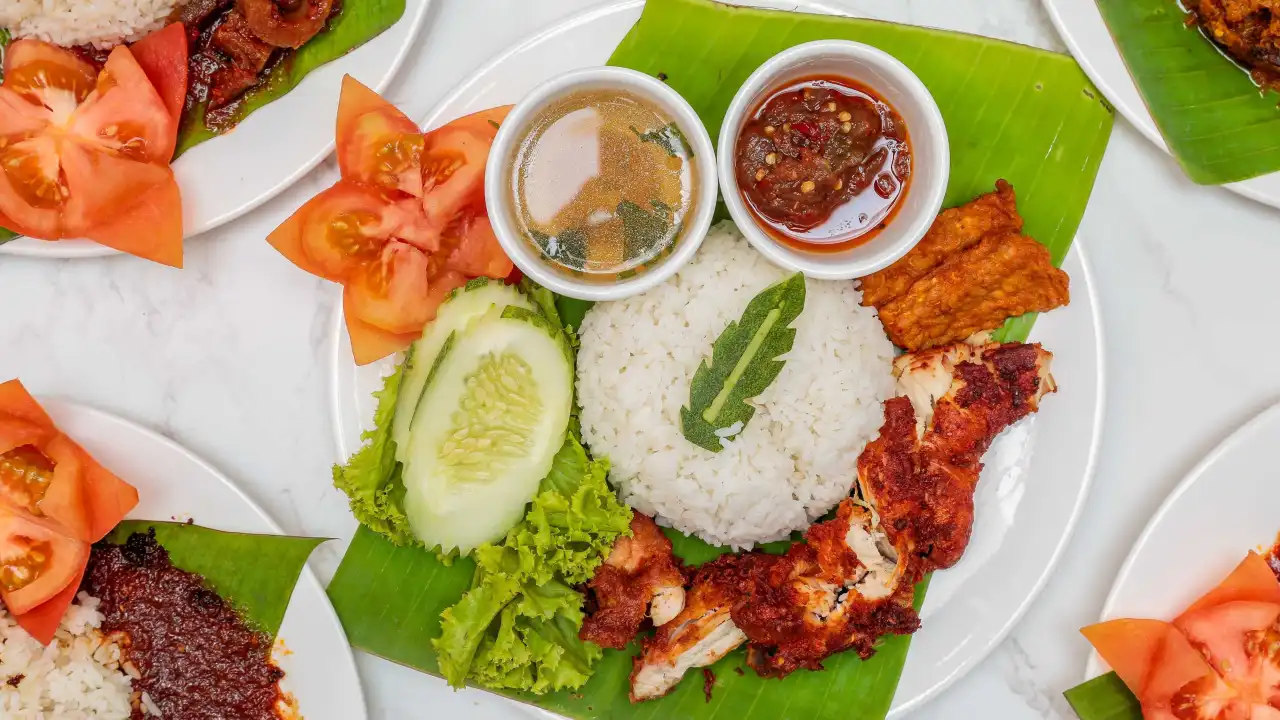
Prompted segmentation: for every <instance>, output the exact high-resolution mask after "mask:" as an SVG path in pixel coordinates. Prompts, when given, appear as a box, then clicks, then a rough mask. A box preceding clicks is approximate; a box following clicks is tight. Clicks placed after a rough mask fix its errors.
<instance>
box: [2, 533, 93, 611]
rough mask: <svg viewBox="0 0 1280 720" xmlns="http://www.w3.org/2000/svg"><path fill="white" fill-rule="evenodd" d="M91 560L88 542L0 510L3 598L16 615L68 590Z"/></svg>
mask: <svg viewBox="0 0 1280 720" xmlns="http://www.w3.org/2000/svg"><path fill="white" fill-rule="evenodd" d="M88 562H89V545H88V543H84V542H81V541H79V540H76V539H74V538H69V537H66V536H65V535H61V534H59V533H57V532H54V531H53V530H50V529H49V528H46V527H44V526H42V525H38V524H36V523H34V522H32V521H31V520H29V519H27V518H24V517H22V516H21V515H20V514H18V513H15V512H13V511H11V510H7V509H0V598H3V599H4V604H5V606H6V607H8V608H9V612H11V613H13V614H14V615H21V614H23V613H25V612H29V611H31V610H32V609H34V608H36V607H37V606H39V605H41V604H42V603H44V602H46V601H48V600H50V599H52V598H53V597H55V596H56V595H57V594H58V593H60V592H61V591H62V590H64V589H66V588H67V587H68V586H69V585H70V584H71V583H72V582H73V581H74V580H75V579H76V578H77V577H79V575H80V574H81V572H83V570H84V567H85V564H86V563H88Z"/></svg>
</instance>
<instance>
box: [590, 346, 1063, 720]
mask: <svg viewBox="0 0 1280 720" xmlns="http://www.w3.org/2000/svg"><path fill="white" fill-rule="evenodd" d="M1051 360H1052V355H1051V354H1050V353H1049V352H1047V351H1045V350H1043V349H1042V348H1041V347H1040V346H1039V345H1024V344H1021V343H1008V344H999V343H992V344H987V345H980V346H972V345H965V344H957V345H951V346H947V347H942V348H936V349H933V350H929V351H923V352H918V353H911V354H907V355H903V356H902V357H900V358H899V359H898V360H897V361H896V362H895V364H894V373H895V375H896V376H897V378H898V388H899V392H900V393H901V396H900V397H897V398H894V399H892V400H889V401H888V402H887V403H885V422H884V426H883V427H882V428H881V431H880V436H879V437H878V438H877V439H875V440H874V441H872V442H871V443H869V444H868V445H867V447H866V448H865V449H864V450H863V452H862V454H861V455H860V456H859V458H858V478H857V491H858V496H857V497H854V498H848V499H846V500H844V501H843V502H842V503H841V504H840V507H839V509H838V511H837V513H836V516H835V517H834V518H833V519H831V520H828V521H826V522H822V523H818V524H816V525H813V526H812V527H810V528H809V530H808V532H807V533H806V534H805V539H804V541H803V542H799V543H796V544H794V545H792V546H791V547H790V548H789V549H788V550H787V552H786V553H785V554H782V555H770V554H767V553H764V552H760V551H755V552H748V553H742V554H739V555H724V556H721V557H719V558H717V559H716V560H714V561H712V562H710V563H707V564H706V565H703V566H702V567H700V568H698V570H697V571H696V573H695V574H694V577H693V582H692V586H691V588H690V590H689V591H688V604H687V606H686V607H685V608H684V609H683V610H682V611H681V612H680V614H679V615H677V616H676V617H675V618H674V619H673V620H671V621H670V622H668V623H666V624H661V625H660V626H659V627H658V628H657V632H656V633H655V635H654V636H653V637H651V638H648V639H646V640H645V641H644V644H643V648H642V651H641V653H640V655H639V656H638V657H636V658H635V664H634V669H633V671H632V674H631V699H632V701H633V702H639V701H642V700H648V699H651V698H656V697H661V696H663V695H665V694H666V693H668V692H670V691H671V690H672V688H674V687H675V686H676V684H677V683H678V682H679V681H680V679H681V678H682V677H683V675H684V674H685V672H686V671H688V670H690V669H692V668H697V667H706V666H708V665H711V664H712V663H714V662H716V661H717V660H719V659H720V658H722V657H724V656H725V655H727V654H728V653H729V652H731V651H732V650H734V649H735V648H737V647H738V646H740V645H742V644H744V643H745V644H746V645H747V664H748V665H750V666H751V667H752V668H753V669H754V670H755V671H756V672H757V673H758V674H759V675H761V676H766V677H782V676H785V675H787V674H789V673H791V672H793V671H795V670H797V669H800V668H809V669H819V668H821V667H822V661H823V660H824V659H826V658H827V657H830V656H831V655H833V654H835V653H838V652H843V651H846V650H853V651H855V652H857V653H858V655H859V656H861V657H863V658H867V657H870V656H871V655H872V654H874V652H875V642H876V640H877V639H878V638H880V637H882V636H884V635H886V634H910V633H913V632H915V631H916V629H918V628H919V626H920V619H919V616H918V615H917V614H916V611H915V609H914V606H913V601H914V599H915V583H917V582H918V581H919V580H920V579H922V578H923V577H924V576H925V575H926V574H927V573H929V572H931V571H932V570H935V569H939V568H947V567H951V566H952V565H954V564H955V563H956V562H957V561H958V560H959V559H960V556H961V554H962V553H963V552H964V550H965V547H966V546H967V545H968V542H969V535H970V531H971V529H972V525H973V493H974V490H975V488H976V486H977V482H978V476H979V474H980V472H981V470H982V455H983V453H985V452H986V450H987V448H988V447H989V446H990V445H991V442H992V441H993V440H994V439H995V437H996V436H997V435H999V434H1000V433H1001V432H1002V431H1003V430H1004V429H1005V428H1006V427H1008V426H1009V425H1010V424H1012V423H1014V422H1016V421H1017V420H1019V419H1021V418H1023V417H1025V416H1027V415H1029V414H1031V413H1033V412H1035V411H1036V410H1037V409H1038V408H1039V402H1040V399H1041V398H1042V397H1043V396H1044V395H1046V394H1048V393H1051V392H1054V391H1055V390H1056V389H1057V386H1056V385H1055V383H1054V380H1053V377H1052V375H1050V373H1049V365H1050V362H1051ZM638 535H639V533H637V536H638ZM615 554H618V550H616V549H615ZM624 554H625V553H624ZM610 560H611V561H612V560H613V556H611V557H610ZM604 572H605V573H606V574H610V573H612V572H613V571H612V570H608V571H604ZM592 582H593V584H594V583H595V582H596V581H595V580H594V579H593V580H592ZM631 612H632V614H633V615H634V612H635V611H634V610H632V611H631ZM592 621H594V616H593V618H591V619H589V620H588V622H592ZM585 627H586V626H585V625H584V631H585Z"/></svg>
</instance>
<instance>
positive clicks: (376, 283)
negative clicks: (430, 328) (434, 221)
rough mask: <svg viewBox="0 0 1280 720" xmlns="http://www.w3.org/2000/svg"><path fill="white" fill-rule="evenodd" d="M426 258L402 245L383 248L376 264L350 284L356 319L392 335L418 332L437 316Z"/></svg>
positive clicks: (371, 265)
mask: <svg viewBox="0 0 1280 720" xmlns="http://www.w3.org/2000/svg"><path fill="white" fill-rule="evenodd" d="M430 279H431V278H430V277H429V276H428V262H427V256H426V255H424V254H423V253H422V252H421V251H420V250H418V249H417V248H415V247H413V246H411V245H407V244H405V243H401V242H394V241H392V242H388V243H386V245H385V246H383V249H382V253H381V256H380V257H379V258H378V260H377V262H371V263H368V264H366V265H364V266H363V267H361V269H360V270H358V271H357V272H356V273H355V274H354V275H353V276H352V277H351V278H350V280H348V282H347V288H346V292H347V293H348V294H349V296H350V298H351V309H352V311H353V312H354V313H355V316H356V317H358V318H360V319H361V320H364V321H365V322H367V323H369V324H371V325H374V326H376V327H379V328H382V329H383V330H386V331H387V332H390V333H396V334H403V333H411V332H413V331H415V330H417V331H418V332H422V326H423V325H426V324H427V321H428V320H430V319H432V318H433V317H434V316H435V307H433V306H432V305H431V297H430V294H429V291H430V289H431V286H430Z"/></svg>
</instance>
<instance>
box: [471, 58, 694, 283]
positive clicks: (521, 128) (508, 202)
mask: <svg viewBox="0 0 1280 720" xmlns="http://www.w3.org/2000/svg"><path fill="white" fill-rule="evenodd" d="M600 90H621V91H624V92H627V93H630V94H632V95H634V96H636V97H639V98H641V99H644V100H648V101H649V102H651V103H653V104H654V105H656V106H657V107H658V108H660V109H661V110H662V111H663V112H664V113H665V114H666V115H667V116H668V117H670V118H671V119H672V121H673V122H675V124H676V126H677V127H679V128H680V132H681V133H683V134H684V137H685V140H686V141H688V143H689V147H690V149H691V150H692V151H693V157H692V162H693V163H694V170H695V180H694V182H695V186H694V207H693V212H692V213H691V214H690V215H689V217H688V219H687V220H686V222H685V223H684V227H683V228H682V230H681V231H680V234H679V235H678V236H677V237H676V239H675V246H674V247H673V248H672V250H671V251H670V252H669V253H667V254H666V255H665V256H664V257H662V258H661V259H659V260H657V261H656V264H654V265H652V266H650V267H646V268H644V269H643V270H641V271H640V272H639V273H637V274H635V275H633V276H630V277H627V278H625V279H619V280H608V281H600V280H596V281H593V280H591V279H589V278H587V277H577V276H575V275H573V274H572V273H570V272H568V271H566V270H564V269H562V268H561V267H560V266H559V265H556V264H554V263H552V262H550V261H549V260H547V259H546V258H545V257H543V256H542V253H541V252H539V250H538V249H537V247H535V245H534V244H533V243H532V242H531V241H530V240H527V239H525V237H524V236H523V233H522V231H521V230H520V228H519V227H518V225H517V223H516V218H515V195H514V191H513V183H512V175H513V174H514V173H515V172H516V153H517V152H518V151H519V149H520V144H521V143H522V142H523V141H524V139H525V137H526V136H527V134H528V132H529V129H530V127H531V126H532V124H533V121H534V120H536V119H537V118H538V116H539V115H540V114H541V113H542V112H543V111H544V110H546V109H547V108H548V107H550V106H551V105H554V104H555V103H557V102H559V101H560V100H562V99H564V98H565V97H567V96H569V95H572V94H574V93H578V92H583V91H600ZM716 191H717V184H716V162H715V147H714V146H713V145H712V144H711V136H710V135H709V134H708V133H707V128H706V126H704V125H703V124H702V120H700V119H699V118H698V114H697V113H696V112H694V110H693V107H692V106H690V105H689V103H688V101H686V100H685V99H684V98H683V97H681V96H680V93H678V92H676V91H675V90H672V89H671V88H670V87H669V86H667V85H666V84H665V83H663V82H660V81H658V80H656V79H654V78H652V77H650V76H648V75H645V74H644V73H641V72H636V71H635V70H627V69H625V68H616V67H593V68H584V69H582V70H574V71H573V72H568V73H565V74H564V75H561V76H559V77H556V78H554V79H552V80H549V81H547V82H545V83H543V84H542V85H539V86H538V87H536V88H534V89H533V91H532V92H530V93H529V94H528V95H526V96H525V97H524V99H523V100H521V101H520V102H519V103H518V104H517V105H516V106H515V108H513V109H512V110H511V113H510V114H509V115H507V118H506V120H504V121H503V122H502V127H500V128H499V129H498V136H497V137H496V138H495V139H494V141H493V148H492V149H491V150H490V151H489V159H488V161H487V162H486V164H485V178H484V199H485V204H486V207H487V209H488V212H489V222H490V223H492V224H493V231H494V234H496V235H497V236H498V242H499V243H500V244H501V245H502V249H503V250H504V251H505V252H506V253H507V257H509V258H511V261H512V262H514V263H515V264H516V267H518V268H520V271H521V272H522V273H524V274H525V275H527V276H528V277H530V278H532V279H533V280H534V281H535V282H537V283H538V284H539V285H542V286H543V287H545V288H547V289H549V290H551V291H553V292H556V293H558V294H560V295H567V296H568V297H573V298H578V299H581V300H617V299H619V298H624V297H628V296H631V295H636V294H638V293H642V292H644V291H646V290H649V289H650V288H653V287H655V286H657V285H659V284H661V283H663V282H664V281H666V280H667V279H668V278H670V277H671V276H672V275H674V274H675V273H676V271H677V270H679V269H680V268H681V267H683V266H684V264H685V263H687V262H689V260H690V259H691V258H692V257H693V254H694V253H695V252H697V250H698V247H699V246H700V245H702V240H703V238H705V237H706V236H707V229H708V228H710V227H711V216H712V215H713V214H714V213H715V209H716Z"/></svg>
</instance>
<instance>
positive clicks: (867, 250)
mask: <svg viewBox="0 0 1280 720" xmlns="http://www.w3.org/2000/svg"><path fill="white" fill-rule="evenodd" d="M814 76H827V77H833V78H848V79H850V80H854V81H857V82H859V83H861V84H863V85H866V86H867V87H868V88H870V89H871V90H873V91H874V92H875V94H876V95H878V96H879V97H880V98H881V99H883V100H884V101H885V102H887V103H889V105H890V106H891V107H893V109H894V110H895V111H896V112H897V113H898V115H899V116H900V117H901V118H902V120H903V122H905V123H906V126H907V134H908V136H909V139H910V140H909V149H910V153H911V179H910V184H909V185H908V186H907V193H906V197H904V198H901V199H900V200H899V203H900V207H898V208H897V213H896V214H895V215H894V216H893V218H892V220H891V221H890V222H889V224H888V225H887V226H886V227H885V228H884V229H883V230H881V231H880V232H879V233H878V234H877V235H876V236H875V237H873V238H871V239H870V240H868V241H867V242H865V243H863V244H861V245H858V246H856V247H852V248H848V249H845V250H841V251H836V252H822V251H817V252H808V251H805V250H801V249H799V248H796V247H794V246H791V245H787V244H785V243H783V242H781V241H779V240H777V239H776V238H775V237H773V236H772V235H771V234H769V232H767V231H766V230H765V229H764V228H762V227H761V226H760V223H759V221H758V220H757V219H756V217H755V215H754V214H753V213H752V212H751V210H750V209H749V208H748V207H747V205H746V201H745V200H744V199H743V197H742V191H741V190H740V189H739V187H738V178H737V173H736V172H735V163H736V150H737V144H738V134H739V133H740V132H741V130H742V126H743V125H744V124H746V122H747V121H748V120H749V119H750V117H751V115H752V114H753V113H754V112H755V111H756V109H757V108H759V107H760V105H761V103H763V102H764V101H765V100H766V99H767V98H768V97H769V96H770V95H771V94H773V93H774V92H777V91H778V90H781V89H783V88H785V87H787V86H789V85H791V84H793V83H795V82H796V81H799V80H802V79H805V78H811V77H814ZM718 150H719V158H720V161H719V172H720V187H721V188H722V189H723V191H724V201H725V204H726V205H727V206H728V207H729V214H730V215H732V216H733V220H734V222H736V223H737V224H738V229H739V230H741V231H742V234H743V235H745V236H746V238H747V240H748V241H750V242H751V244H752V245H753V246H755V248H756V249H757V250H759V251H760V252H761V253H763V254H764V255H765V257H767V258H769V260H771V261H772V262H773V263H775V264H777V265H779V266H781V267H783V268H786V269H788V270H797V271H800V272H803V273H804V274H805V275H807V276H809V277H814V278H820V279H824V280H849V279H852V278H860V277H863V276H866V275H870V274H871V273H873V272H875V271H877V270H881V269H884V268H886V267H888V266H889V265H892V264H893V263H894V261H896V260H898V259H899V258H901V257H902V256H903V255H906V254H907V252H908V251H909V250H911V248H913V247H915V244H916V243H917V242H919V241H920V238H922V237H924V234H925V233H926V232H928V230H929V226H930V225H932V224H933V221H934V219H935V218H936V217H937V215H938V211H939V210H941V209H942V199H943V196H945V195H946V192H947V178H948V175H949V173H950V170H951V148H950V146H949V145H948V141H947V127H946V124H945V123H944V122H943V120H942V112H941V111H940V110H938V104H937V103H936V102H934V100H933V95H931V94H930V93H929V90H928V89H927V88H926V87H925V86H924V83H922V82H920V78H918V77H916V75H915V73H913V72H911V70H910V69H908V68H907V66H906V65H903V64H902V63H901V62H899V61H898V60H897V58H894V57H893V56H892V55H889V54H888V53H886V52H884V51H883V50H878V49H876V48H874V47H871V46H870V45H863V44H862V43H856V42H849V41H846V40H818V41H816V42H810V43H805V44H803V45H797V46H795V47H793V48H791V49H789V50H784V51H782V52H780V53H778V54H777V55H774V56H773V57H772V58H770V59H769V60H768V61H767V62H765V63H764V64H763V65H761V66H760V67H759V68H758V69H757V70H756V71H755V72H754V73H752V74H751V77H749V78H747V81H746V82H745V83H744V84H743V85H742V87H741V88H740V89H739V90H738V94H737V95H735V96H734V97H733V102H732V103H730V105H729V111H728V113H726V114H725V118H724V125H722V126H721V128H720V141H719V145H718Z"/></svg>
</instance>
